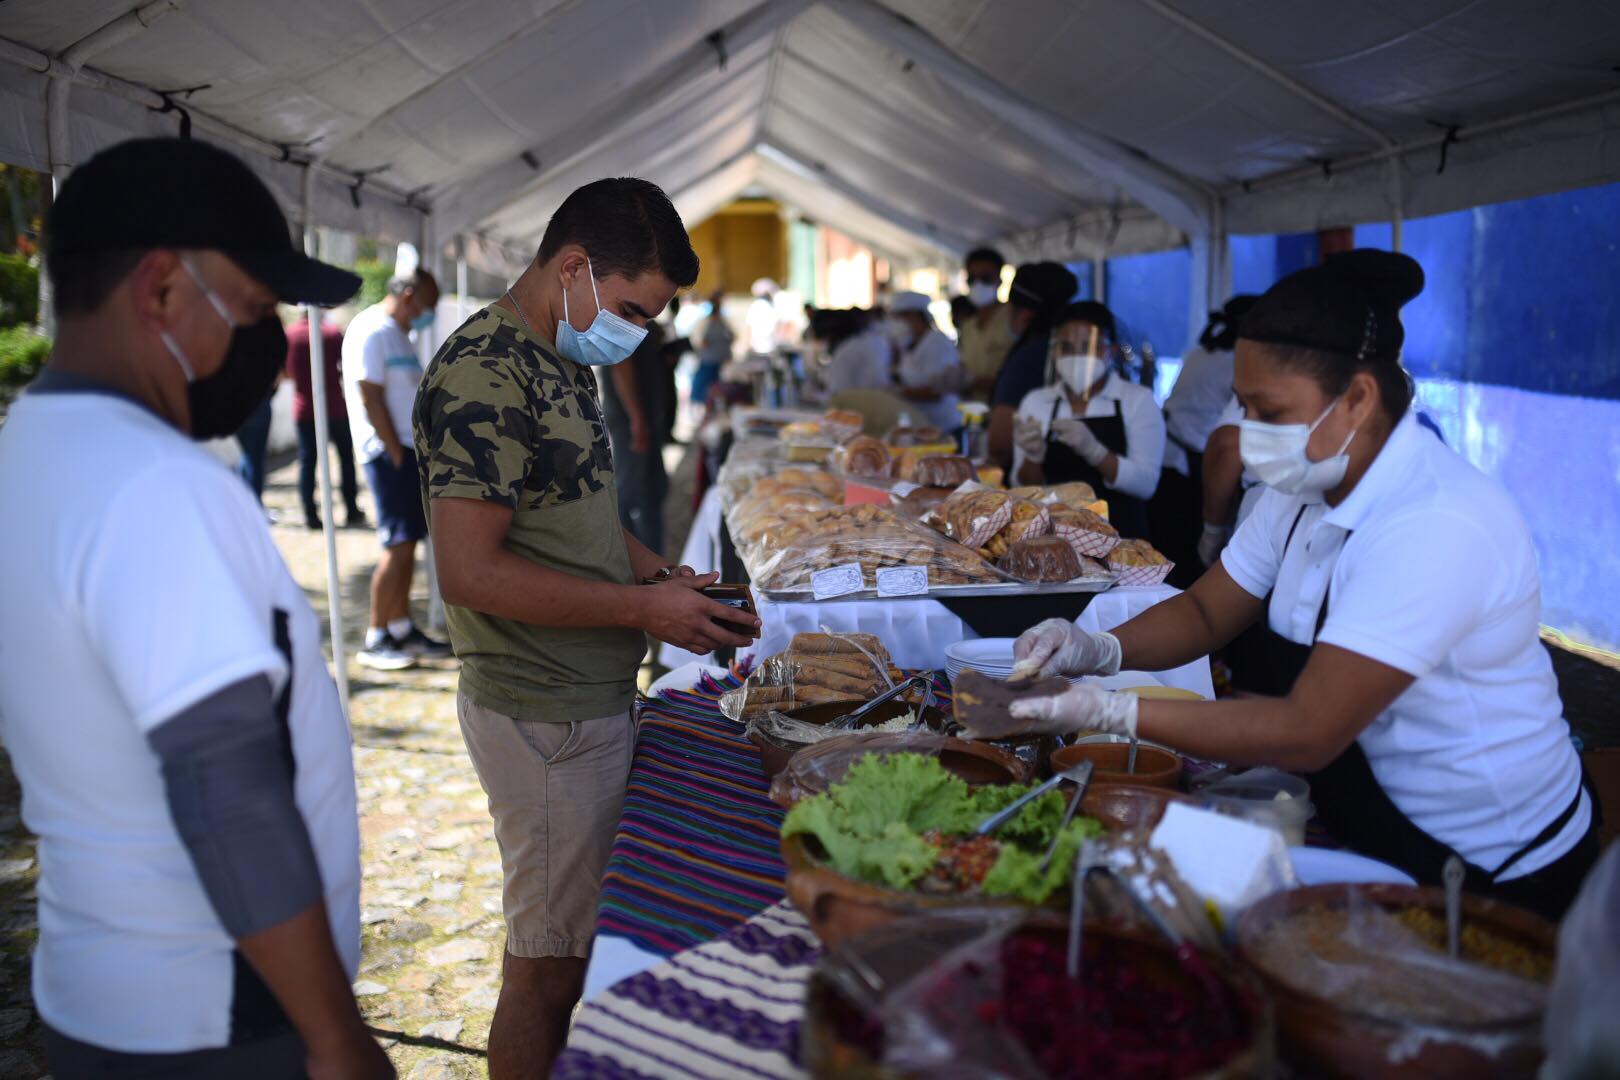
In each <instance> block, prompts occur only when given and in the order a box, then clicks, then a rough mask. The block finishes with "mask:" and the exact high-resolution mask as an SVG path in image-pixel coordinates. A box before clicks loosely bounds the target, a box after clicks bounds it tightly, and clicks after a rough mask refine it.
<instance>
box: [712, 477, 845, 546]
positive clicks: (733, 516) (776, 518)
mask: <svg viewBox="0 0 1620 1080" xmlns="http://www.w3.org/2000/svg"><path fill="white" fill-rule="evenodd" d="M836 505H837V503H836V502H835V501H834V500H833V499H831V498H829V497H828V496H827V495H826V494H825V493H824V492H822V491H819V490H817V489H816V488H813V487H800V488H782V487H780V486H779V485H775V484H773V485H771V486H770V487H768V488H767V489H766V490H764V491H750V492H749V493H748V494H747V495H746V496H744V497H743V498H742V499H740V500H739V501H738V502H737V503H736V505H734V506H733V507H732V508H731V512H730V513H729V514H728V515H727V516H726V526H727V528H729V529H730V530H731V538H732V542H733V543H735V544H736V545H737V547H738V549H739V550H746V549H747V548H749V547H751V546H753V545H754V544H757V543H758V542H759V541H760V540H761V539H762V538H764V537H765V536H767V535H769V534H770V533H772V532H774V531H778V530H780V529H782V528H783V527H784V526H786V525H787V524H788V523H789V522H792V521H794V520H796V519H797V518H800V517H802V516H803V515H804V514H806V513H808V512H810V511H812V510H825V509H827V508H828V507H831V506H836Z"/></svg>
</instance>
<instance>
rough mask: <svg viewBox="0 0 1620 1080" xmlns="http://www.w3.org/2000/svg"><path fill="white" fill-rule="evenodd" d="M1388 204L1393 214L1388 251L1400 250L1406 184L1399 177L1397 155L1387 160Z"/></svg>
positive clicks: (1404, 218) (1404, 219)
mask: <svg viewBox="0 0 1620 1080" xmlns="http://www.w3.org/2000/svg"><path fill="white" fill-rule="evenodd" d="M1389 202H1390V208H1391V210H1392V211H1393V213H1391V214H1390V218H1389V249H1390V250H1391V251H1399V250H1401V232H1402V231H1403V226H1405V224H1406V182H1405V177H1403V176H1402V175H1401V159H1400V157H1399V155H1397V156H1395V157H1392V158H1390V159H1389Z"/></svg>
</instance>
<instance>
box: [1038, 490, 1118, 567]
mask: <svg viewBox="0 0 1620 1080" xmlns="http://www.w3.org/2000/svg"><path fill="white" fill-rule="evenodd" d="M1047 514H1048V516H1050V518H1051V520H1052V532H1053V533H1054V534H1056V535H1058V536H1061V537H1062V538H1063V539H1065V540H1067V541H1068V542H1069V545H1070V546H1071V547H1073V548H1074V553H1075V554H1076V555H1090V556H1091V557H1093V558H1096V559H1100V558H1102V557H1104V556H1105V555H1107V554H1108V553H1109V552H1110V551H1112V550H1113V549H1114V546H1115V545H1116V544H1118V543H1119V532H1118V531H1117V530H1116V529H1115V528H1114V527H1113V526H1112V525H1110V524H1108V522H1107V521H1105V520H1104V519H1103V518H1102V517H1101V516H1100V515H1098V514H1094V513H1092V512H1091V511H1090V510H1076V509H1075V508H1074V507H1072V506H1069V505H1067V504H1064V503H1059V504H1057V505H1055V506H1049V507H1047Z"/></svg>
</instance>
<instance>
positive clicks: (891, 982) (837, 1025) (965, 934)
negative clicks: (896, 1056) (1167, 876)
mask: <svg viewBox="0 0 1620 1080" xmlns="http://www.w3.org/2000/svg"><path fill="white" fill-rule="evenodd" d="M1001 916H1002V913H1001V912H1000V911H998V910H997V909H994V908H983V907H968V908H961V907H959V908H957V909H956V910H954V911H949V912H935V913H930V914H922V915H917V916H914V917H912V918H908V919H903V920H900V921H897V922H894V923H892V924H890V925H888V926H886V927H883V928H882V929H878V930H874V931H873V932H871V933H869V934H865V935H862V936H861V937H859V938H856V939H853V940H851V941H849V942H846V943H845V944H844V945H843V946H841V947H839V948H837V949H827V950H825V951H824V952H823V953H822V956H821V959H820V960H818V961H817V963H816V966H815V969H814V970H813V971H812V972H811V974H810V981H809V985H808V987H807V988H806V994H805V1016H804V1024H803V1026H802V1028H801V1029H800V1032H801V1040H802V1041H801V1043H800V1046H801V1048H802V1052H803V1055H804V1064H805V1068H806V1069H807V1070H808V1071H809V1074H810V1075H811V1076H812V1077H815V1078H817V1080H823V1078H825V1080H832V1078H838V1080H891V1078H896V1080H897V1078H899V1077H900V1076H902V1075H920V1074H921V1073H917V1074H910V1073H908V1074H902V1073H900V1072H897V1071H894V1070H892V1069H887V1068H885V1067H884V1066H883V1065H882V1064H881V1063H880V1061H879V1060H878V1057H879V1055H880V1054H881V1045H882V1034H881V1032H877V1031H872V1030H871V1029H870V1028H869V1026H868V1023H869V1019H868V1018H869V1015H870V1014H869V1012H868V1011H867V1008H865V1007H863V1006H862V1004H861V1003H860V1002H859V999H858V998H852V997H851V996H850V993H849V991H848V990H846V988H847V987H860V986H861V983H860V982H859V980H860V979H861V978H862V977H863V976H864V975H866V974H867V973H870V974H871V975H875V976H876V978H877V979H878V980H879V982H880V983H881V987H882V988H883V990H887V989H889V988H894V987H900V986H903V985H905V984H906V983H907V981H908V980H910V979H911V978H912V977H913V976H915V975H917V974H918V973H919V972H921V971H923V970H924V969H925V968H926V967H928V966H929V965H931V964H934V963H937V962H939V961H940V960H941V959H942V958H943V957H945V955H946V954H947V953H948V952H950V951H952V950H954V949H958V948H961V947H963V946H965V945H968V944H970V943H972V942H973V941H974V940H976V939H978V938H980V937H982V936H983V935H984V934H985V933H986V932H987V931H988V930H989V929H990V928H991V927H992V926H993V925H994V924H995V921H996V920H998V919H1000V918H1001ZM1015 932H1016V933H1018V934H1038V935H1041V936H1044V937H1050V938H1054V939H1056V940H1058V941H1063V940H1066V937H1067V934H1068V925H1067V921H1066V920H1065V919H1063V918H1062V917H1061V916H1058V915H1053V914H1049V913H1046V912H1035V913H1032V914H1031V915H1030V916H1029V918H1028V919H1026V920H1025V922H1024V924H1023V926H1021V927H1020V928H1019V929H1018V930H1016V931H1015ZM1085 950H1086V963H1088V964H1092V963H1110V964H1123V965H1128V966H1130V967H1131V968H1132V969H1134V970H1135V971H1137V972H1138V973H1140V975H1141V977H1142V978H1143V979H1144V980H1146V981H1149V982H1152V983H1155V984H1158V985H1164V984H1166V983H1168V984H1171V985H1174V986H1176V987H1177V988H1178V989H1179V990H1180V991H1181V992H1182V993H1183V994H1185V995H1187V996H1188V997H1189V998H1191V999H1193V1000H1195V1001H1200V1002H1202V1001H1207V1000H1208V996H1207V995H1208V991H1206V990H1204V989H1203V988H1202V985H1201V984H1199V983H1198V982H1197V981H1196V980H1195V978H1194V977H1193V976H1191V975H1189V974H1188V973H1187V972H1186V971H1185V970H1184V969H1183V968H1182V966H1181V964H1180V963H1179V961H1177V959H1176V957H1175V954H1174V952H1173V951H1172V950H1171V948H1170V946H1169V945H1167V944H1165V943H1164V941H1163V940H1162V939H1157V938H1154V937H1151V936H1148V935H1144V934H1140V933H1137V932H1134V931H1130V930H1121V929H1117V928H1114V927H1109V926H1103V925H1100V924H1087V926H1086V929H1085ZM1206 960H1207V961H1208V962H1209V963H1210V966H1211V967H1212V968H1213V970H1214V972H1215V977H1216V979H1217V980H1218V981H1220V982H1221V983H1222V984H1223V986H1224V988H1225V989H1226V990H1227V991H1229V992H1230V993H1231V994H1232V996H1233V998H1235V1000H1236V1001H1237V1003H1238V1005H1237V1008H1238V1010H1239V1012H1238V1018H1239V1023H1240V1024H1241V1025H1243V1031H1244V1035H1245V1043H1244V1045H1243V1048H1242V1049H1241V1050H1240V1051H1239V1052H1238V1053H1237V1054H1236V1055H1235V1056H1234V1057H1232V1058H1231V1059H1230V1060H1229V1061H1227V1062H1226V1063H1225V1064H1224V1065H1222V1066H1221V1067H1220V1068H1218V1069H1216V1070H1214V1071H1212V1072H1208V1073H1204V1074H1202V1075H1203V1077H1206V1078H1216V1077H1219V1078H1225V1077H1245V1076H1265V1075H1270V1073H1271V1071H1272V1068H1273V1065H1274V1051H1273V1044H1274V1042H1275V1027H1274V1022H1273V1018H1272V1008H1271V1003H1270V1002H1269V1001H1268V1000H1267V999H1266V997H1265V995H1264V994H1263V993H1261V992H1260V988H1259V985H1258V982H1257V981H1256V980H1255V979H1254V977H1253V976H1252V975H1250V974H1249V973H1247V972H1245V971H1243V970H1242V969H1240V968H1238V967H1236V966H1234V965H1232V964H1229V963H1223V962H1221V961H1219V960H1217V959H1215V958H1212V957H1206ZM852 961H853V962H852ZM857 972H858V973H857ZM857 992H860V991H857ZM881 992H882V991H881V990H880V994H881ZM946 1019H947V1020H948V1017H946ZM961 1049H962V1050H963V1051H966V1052H968V1053H972V1049H971V1048H969V1047H966V1046H963V1047H962V1048H961ZM984 1052H985V1051H984V1050H983V1049H980V1050H979V1051H978V1053H979V1054H983V1053H984ZM961 1064H962V1065H963V1066H965V1068H964V1069H963V1071H961V1073H960V1075H969V1073H968V1072H967V1071H966V1068H974V1067H980V1066H983V1065H985V1064H986V1062H985V1061H984V1060H983V1059H982V1058H981V1059H979V1060H973V1059H971V1058H970V1059H968V1060H966V1061H964V1062H961ZM952 1075H957V1073H953V1074H952ZM1020 1075H1022V1074H1020Z"/></svg>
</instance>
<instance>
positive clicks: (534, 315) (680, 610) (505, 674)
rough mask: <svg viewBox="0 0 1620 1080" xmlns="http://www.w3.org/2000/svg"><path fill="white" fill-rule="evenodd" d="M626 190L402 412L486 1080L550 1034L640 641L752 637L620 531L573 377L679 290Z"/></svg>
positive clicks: (574, 233) (558, 1029) (523, 1071)
mask: <svg viewBox="0 0 1620 1080" xmlns="http://www.w3.org/2000/svg"><path fill="white" fill-rule="evenodd" d="M697 272H698V261H697V256H696V255H695V254H694V253H693V252H692V247H691V243H690V242H689V240H688V239H687V236H686V230H685V228H684V227H683V226H682V225H681V221H680V218H679V217H678V216H677V215H676V213H675V208H674V207H673V206H671V205H670V202H669V200H668V199H667V198H666V197H665V196H664V193H663V192H662V191H660V190H659V189H658V188H657V187H655V186H654V185H652V184H649V183H647V182H646V181H643V180H632V179H619V180H599V181H597V182H595V183H593V184H587V185H586V186H585V187H582V188H580V189H579V190H578V191H576V192H574V193H573V194H572V195H570V196H569V197H568V199H567V200H565V201H564V202H563V204H562V206H561V207H559V208H558V210H557V212H556V214H555V215H554V216H553V217H552V219H551V222H550V224H549V225H548V227H547V229H546V233H545V237H544V239H543V240H542V241H541V244H540V251H539V254H538V255H537V256H536V259H535V262H534V263H533V264H531V265H530V266H529V268H528V269H527V270H525V271H524V272H523V274H522V275H521V276H520V277H519V278H518V280H517V281H516V282H515V283H514V284H513V285H512V287H511V289H510V290H509V291H508V292H507V294H506V295H505V296H504V297H502V299H501V300H500V301H499V302H497V303H495V304H491V305H490V306H489V307H487V308H484V309H483V310H482V311H479V312H478V313H477V314H475V315H473V316H472V318H470V319H468V320H467V322H466V323H465V324H463V325H462V326H461V328H460V329H459V330H457V331H456V333H455V334H454V335H452V336H451V337H450V339H449V340H448V341H446V342H445V343H444V346H443V347H442V348H441V349H440V350H439V353H438V355H437V356H435V357H434V359H433V363H432V365H431V366H430V367H429V368H428V371H427V374H426V375H425V376H424V377H423V380H422V386H421V390H420V392H419V394H418V396H417V401H416V412H415V417H414V420H415V423H414V429H415V441H416V449H417V456H418V459H419V461H420V464H421V479H422V493H423V500H424V504H425V506H426V509H427V516H428V521H429V528H430V530H431V533H432V537H433V545H434V550H435V551H436V552H437V553H438V560H439V586H440V589H441V590H442V592H443V594H444V600H445V605H446V612H447V616H448V619H449V625H450V640H451V643H452V644H453V645H454V646H455V650H456V655H457V656H458V657H460V658H461V665H462V666H461V687H460V691H459V693H458V695H457V709H458V713H459V716H460V719H461V729H462V734H463V736H464V737H465V739H466V741H467V749H468V752H469V753H470V755H471V757H472V760H473V764H474V766H475V767H476V768H477V770H478V775H479V779H480V781H481V782H482V783H483V786H484V790H485V792H486V793H487V794H488V796H489V805H490V812H491V814H492V816H493V817H494V819H495V837H496V840H497V842H498V843H499V845H500V849H501V863H502V867H503V870H504V872H505V887H504V891H503V897H502V901H503V907H504V909H505V915H506V927H507V943H506V958H505V963H504V967H503V973H504V980H503V984H502V987H501V996H500V1001H499V1004H498V1005H497V1007H496V1011H495V1021H494V1024H493V1025H492V1027H491V1029H490V1035H489V1067H490V1075H491V1076H492V1077H494V1078H496V1080H500V1078H502V1077H505V1076H544V1075H546V1074H547V1073H548V1072H549V1071H550V1067H551V1062H552V1059H553V1058H554V1057H555V1056H556V1054H557V1052H558V1051H559V1050H560V1049H561V1047H562V1043H563V1039H564V1038H565V1036H566V1032H567V1024H568V1017H569V1013H570V1011H571V1010H572V1008H573V1005H574V1003H575V1002H576V1001H577V1000H578V997H579V993H580V989H581V987H582V985H583V980H584V974H585V958H586V957H587V956H588V955H589V952H590V945H591V937H592V932H593V930H594V927H595V921H596V902H597V895H598V891H599V888H600V882H601V875H602V870H603V867H604V866H605V864H606V862H607V856H608V850H609V848H610V846H611V844H612V839H613V832H614V829H615V827H616V826H617V824H618V820H619V811H620V809H621V807H622V804H623V800H624V788H625V782H626V779H627V777H628V773H629V768H630V757H631V751H632V748H633V747H632V744H633V735H634V732H633V727H632V717H631V712H630V707H631V702H632V699H633V698H634V695H635V688H636V671H637V668H638V667H639V665H640V663H641V660H642V657H643V655H644V653H645V651H646V639H645V637H644V636H643V635H644V633H645V634H651V635H652V636H653V637H655V638H657V639H659V640H662V641H668V642H671V643H673V644H675V645H677V646H679V647H681V648H684V649H687V650H689V651H692V652H696V653H700V654H701V653H707V652H709V651H711V650H713V649H715V648H718V647H720V646H723V645H744V644H747V643H748V642H749V641H750V638H749V637H748V636H746V635H747V634H751V633H752V632H753V631H754V629H755V628H756V627H757V626H758V620H757V619H753V618H752V617H748V621H747V622H746V623H744V624H742V625H738V624H736V623H729V624H726V625H722V624H721V623H718V622H716V621H715V620H716V619H728V618H735V616H736V613H735V612H734V611H733V610H732V609H730V608H727V607H724V606H723V605H721V604H718V603H716V602H715V601H713V600H710V599H709V598H707V597H705V596H704V595H703V594H702V593H701V592H700V591H699V590H700V589H701V588H702V587H703V586H704V585H707V584H709V583H711V582H712V581H714V575H712V574H710V575H704V576H702V577H699V576H697V575H695V574H693V573H692V571H691V570H689V569H686V568H684V567H683V568H680V569H679V570H678V571H677V572H675V573H674V574H673V575H672V576H671V577H670V579H669V580H667V581H665V582H663V583H662V584H652V585H643V584H639V582H642V581H644V580H646V579H648V578H651V577H653V576H655V575H656V574H658V573H659V571H661V570H664V569H666V567H665V564H664V561H663V559H662V558H661V557H660V556H658V555H657V554H656V553H654V552H652V551H649V550H648V549H647V548H646V547H644V546H643V545H642V544H641V543H639V542H638V541H637V540H635V538H634V537H632V536H630V535H629V534H628V533H626V532H625V530H624V529H623V527H622V526H621V525H620V522H619V513H618V498H617V493H616V491H615V489H614V477H613V458H612V453H611V451H610V449H609V444H608V438H607V432H606V430H605V428H604V426H603V422H602V414H601V410H600V407H599V405H598V397H597V383H596V377H595V375H594V374H593V372H592V370H591V365H603V364H612V363H616V362H619V361H621V360H623V359H624V358H625V357H626V356H628V355H629V353H630V351H631V350H632V349H633V348H634V347H635V345H636V343H637V342H638V341H639V340H640V338H641V336H642V335H643V334H645V333H646V329H645V328H646V324H647V322H648V321H649V320H650V319H652V318H654V317H655V316H656V315H657V314H658V313H659V312H660V311H662V310H663V308H664V307H665V306H666V305H667V304H668V303H669V301H670V298H671V297H673V296H674V294H675V290H676V289H677V288H678V287H686V286H690V285H691V284H692V282H693V281H695V280H696V278H697Z"/></svg>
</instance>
